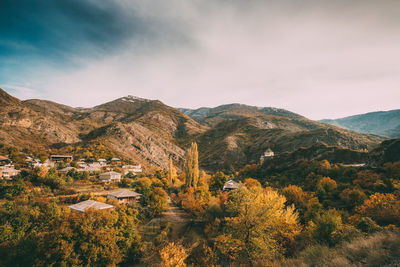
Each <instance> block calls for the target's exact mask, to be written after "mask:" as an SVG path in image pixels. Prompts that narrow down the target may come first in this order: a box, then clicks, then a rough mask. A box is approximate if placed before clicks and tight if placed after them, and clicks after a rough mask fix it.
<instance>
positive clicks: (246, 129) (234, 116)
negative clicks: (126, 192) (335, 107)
mask: <svg viewBox="0 0 400 267" xmlns="http://www.w3.org/2000/svg"><path fill="white" fill-rule="evenodd" d="M0 101H3V102H4V103H5V104H4V105H2V106H0V114H4V116H3V120H1V119H0V122H1V124H0V143H5V144H8V145H11V146H15V147H20V148H29V149H36V150H41V151H49V153H50V152H51V153H57V152H60V151H61V152H65V151H68V150H65V149H66V148H68V147H69V151H70V150H71V149H72V150H73V148H74V147H79V146H82V145H85V144H95V143H101V144H104V146H106V147H107V149H108V150H109V151H111V152H112V153H113V155H116V156H118V157H120V158H123V159H128V160H130V161H133V162H136V163H140V164H142V165H143V166H144V168H145V169H153V168H163V169H165V168H167V164H168V158H170V157H172V158H173V160H174V162H175V164H176V165H177V167H178V168H180V167H182V166H183V163H184V160H185V150H186V148H187V147H188V146H189V145H190V143H191V142H197V143H198V144H199V155H200V163H201V166H202V167H203V168H205V169H210V170H211V169H217V168H221V169H225V170H229V171H232V170H234V169H237V168H239V167H241V166H243V165H245V164H247V163H251V162H257V161H258V159H259V156H260V155H261V154H262V153H263V151H265V149H267V148H272V149H273V150H275V151H276V152H277V153H284V152H285V153H286V152H288V153H289V152H293V151H295V150H298V149H299V148H301V147H310V146H313V145H315V144H317V143H326V144H327V145H329V146H337V147H341V148H343V149H351V150H356V151H357V150H365V149H373V148H375V147H377V146H378V144H379V143H380V142H381V141H382V140H383V138H381V137H377V136H374V135H368V134H358V133H355V132H352V131H349V130H344V129H342V128H339V127H336V126H331V125H328V124H324V123H321V122H317V121H312V120H309V119H307V118H305V117H303V116H301V115H299V114H296V113H293V112H290V111H287V110H284V109H276V108H260V107H253V106H248V105H241V104H229V105H222V106H219V107H216V108H210V109H207V110H200V111H199V110H197V112H194V113H193V112H191V113H190V112H189V111H188V110H186V113H187V114H189V115H191V116H188V115H187V114H185V113H184V112H181V111H180V110H179V109H175V108H173V107H170V106H167V105H165V104H164V103H162V102H161V101H159V100H149V99H143V98H139V97H134V96H125V97H121V98H118V99H115V100H112V101H109V102H106V103H104V104H101V105H97V106H94V107H91V108H73V107H69V106H66V105H62V104H58V103H55V102H52V101H48V100H40V99H30V100H25V101H20V100H18V99H16V98H14V97H12V96H10V95H8V94H7V93H6V92H4V91H3V92H1V94H0ZM201 113H203V114H201Z"/></svg>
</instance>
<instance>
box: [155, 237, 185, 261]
mask: <svg viewBox="0 0 400 267" xmlns="http://www.w3.org/2000/svg"><path fill="white" fill-rule="evenodd" d="M159 253H160V257H161V261H162V263H163V266H165V267H184V266H186V263H185V260H186V258H187V257H188V256H189V255H188V253H187V250H186V249H185V248H184V247H183V246H182V245H180V244H175V243H174V242H171V243H169V244H168V245H167V246H165V247H164V248H162V249H161V250H160V252H159Z"/></svg>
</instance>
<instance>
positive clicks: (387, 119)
mask: <svg viewBox="0 0 400 267" xmlns="http://www.w3.org/2000/svg"><path fill="white" fill-rule="evenodd" d="M321 122H324V123H329V124H332V125H336V126H339V127H342V128H345V129H349V130H353V131H357V132H360V133H370V134H378V135H382V136H386V137H389V138H398V137H400V109H396V110H390V111H378V112H370V113H366V114H360V115H355V116H349V117H345V118H341V119H336V120H321Z"/></svg>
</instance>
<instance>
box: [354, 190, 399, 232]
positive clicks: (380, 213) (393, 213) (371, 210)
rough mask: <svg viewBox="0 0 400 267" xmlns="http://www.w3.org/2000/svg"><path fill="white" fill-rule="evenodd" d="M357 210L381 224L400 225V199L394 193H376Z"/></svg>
mask: <svg viewBox="0 0 400 267" xmlns="http://www.w3.org/2000/svg"><path fill="white" fill-rule="evenodd" d="M356 211H357V212H358V213H359V214H361V215H363V216H366V217H370V218H372V219H373V220H375V221H376V222H377V223H378V224H381V225H388V224H395V225H400V200H399V199H397V198H396V196H395V195H393V194H381V193H375V194H373V195H371V196H370V197H369V199H367V200H365V201H364V204H363V205H361V206H359V207H356Z"/></svg>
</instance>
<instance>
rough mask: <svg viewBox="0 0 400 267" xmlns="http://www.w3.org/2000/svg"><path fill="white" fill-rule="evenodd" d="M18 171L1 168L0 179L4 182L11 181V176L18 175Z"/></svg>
mask: <svg viewBox="0 0 400 267" xmlns="http://www.w3.org/2000/svg"><path fill="white" fill-rule="evenodd" d="M19 172H20V171H19V170H16V169H14V168H2V169H0V177H1V178H3V179H6V180H11V179H12V177H13V176H16V175H18V174H19Z"/></svg>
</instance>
